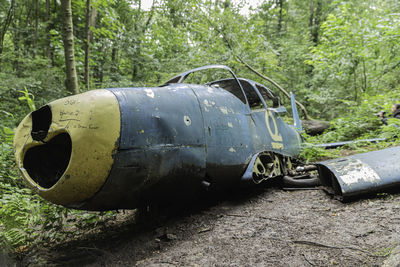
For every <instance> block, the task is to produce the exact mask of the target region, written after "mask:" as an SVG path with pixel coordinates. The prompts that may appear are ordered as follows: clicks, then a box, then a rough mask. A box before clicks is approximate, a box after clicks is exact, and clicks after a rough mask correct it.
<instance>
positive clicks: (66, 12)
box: [61, 0, 79, 94]
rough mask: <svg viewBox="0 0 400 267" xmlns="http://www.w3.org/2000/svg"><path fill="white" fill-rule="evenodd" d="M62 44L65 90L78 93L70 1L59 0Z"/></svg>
mask: <svg viewBox="0 0 400 267" xmlns="http://www.w3.org/2000/svg"><path fill="white" fill-rule="evenodd" d="M61 9H62V17H63V18H62V26H63V42H64V55H65V74H66V76H67V79H66V87H67V90H68V91H69V92H71V93H73V94H78V93H79V88H78V77H77V75H76V66H75V53H74V30H73V29H74V27H73V23H72V9H71V1H70V0H61Z"/></svg>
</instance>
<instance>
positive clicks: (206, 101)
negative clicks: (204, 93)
mask: <svg viewBox="0 0 400 267" xmlns="http://www.w3.org/2000/svg"><path fill="white" fill-rule="evenodd" d="M203 103H204V105H206V107H212V105H211V103H210V102H208V100H207V99H205V100H204V101H203Z"/></svg>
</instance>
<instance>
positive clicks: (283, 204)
mask: <svg viewBox="0 0 400 267" xmlns="http://www.w3.org/2000/svg"><path fill="white" fill-rule="evenodd" d="M204 202H205V201H204V200H203V201H202V202H200V203H201V204H199V202H197V204H192V203H188V205H186V206H185V207H174V208H169V209H168V210H164V211H163V212H158V213H147V214H144V215H141V216H137V215H136V216H135V214H134V212H132V211H130V212H128V213H127V214H124V215H121V217H120V219H119V220H118V222H115V223H114V224H113V225H112V226H109V227H107V228H105V229H103V230H102V231H101V232H100V233H98V234H96V235H92V236H88V237H85V238H84V239H82V240H75V241H72V242H69V243H66V244H62V245H58V246H56V247H54V248H52V249H43V250H42V251H39V252H36V253H37V254H36V255H35V257H27V258H25V259H24V262H23V264H24V265H30V264H32V265H35V264H39V265H40V264H41V263H46V264H55V265H63V266H65V265H77V264H79V265H88V266H135V265H137V266H335V265H337V266H357V265H361V266H379V265H380V264H381V263H382V261H383V260H384V259H385V257H383V255H387V254H388V252H389V250H390V249H391V248H393V247H395V246H396V245H397V244H399V242H400V213H399V211H400V205H399V204H400V195H399V194H397V195H390V194H383V195H380V196H378V197H376V198H373V199H364V200H359V201H355V202H351V203H345V204H344V203H341V202H339V201H337V200H334V199H332V198H331V197H330V196H328V195H327V194H325V193H324V192H323V191H320V190H309V191H283V190H280V189H257V190H253V191H252V192H249V193H246V194H242V195H240V196H235V197H232V195H231V196H224V197H220V198H219V200H211V201H209V202H208V203H204ZM38 259H39V260H40V262H38V261H37V260H38Z"/></svg>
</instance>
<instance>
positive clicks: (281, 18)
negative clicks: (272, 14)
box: [277, 0, 284, 36]
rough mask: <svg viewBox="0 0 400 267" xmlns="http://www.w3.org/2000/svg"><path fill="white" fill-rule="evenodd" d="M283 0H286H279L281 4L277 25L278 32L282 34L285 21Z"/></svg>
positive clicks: (279, 4)
mask: <svg viewBox="0 0 400 267" xmlns="http://www.w3.org/2000/svg"><path fill="white" fill-rule="evenodd" d="M283 1H284V0H278V3H277V4H278V6H279V17H278V27H277V33H278V35H279V36H280V35H281V32H282V21H283V14H282V13H283V12H282V11H283Z"/></svg>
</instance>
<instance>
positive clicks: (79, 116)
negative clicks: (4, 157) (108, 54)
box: [14, 90, 121, 205]
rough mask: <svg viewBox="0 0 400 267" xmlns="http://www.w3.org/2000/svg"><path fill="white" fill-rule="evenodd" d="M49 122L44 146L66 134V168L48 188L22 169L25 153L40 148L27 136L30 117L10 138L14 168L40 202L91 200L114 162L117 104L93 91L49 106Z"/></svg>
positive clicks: (109, 96) (107, 94)
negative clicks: (69, 145) (68, 146)
mask: <svg viewBox="0 0 400 267" xmlns="http://www.w3.org/2000/svg"><path fill="white" fill-rule="evenodd" d="M49 107H50V109H51V114H52V122H51V125H50V128H49V131H48V134H47V136H46V137H45V139H44V140H43V141H44V142H48V141H50V140H51V139H52V138H53V137H55V136H57V135H59V134H61V133H68V134H69V136H70V138H71V142H72V151H71V157H70V161H69V165H68V167H67V169H66V170H65V172H64V173H63V174H62V176H61V178H60V179H59V180H58V181H57V182H56V183H55V184H54V185H53V186H52V187H50V188H43V187H41V186H40V185H39V184H37V183H36V182H35V181H34V180H33V179H32V178H31V177H30V176H29V174H28V172H27V170H26V169H25V168H24V166H23V162H24V161H23V160H24V156H25V154H26V152H27V151H28V150H29V149H30V148H32V147H34V146H40V145H44V143H43V142H40V141H35V140H33V139H32V136H31V134H30V132H31V129H32V115H31V114H29V115H28V116H26V117H25V118H24V120H23V121H22V122H21V123H20V125H19V126H18V128H17V130H16V133H15V137H14V149H15V157H16V161H17V165H18V167H19V169H20V170H21V172H22V174H23V176H24V178H25V179H26V181H27V182H28V184H29V186H31V187H32V188H33V190H34V191H36V192H37V193H38V194H39V195H40V196H42V197H43V198H45V199H47V200H49V201H51V202H54V203H57V204H61V205H68V204H74V203H79V202H81V201H84V200H86V199H88V198H90V197H92V196H93V195H94V194H95V193H96V192H97V191H98V190H99V189H100V188H101V186H102V185H103V184H104V182H105V180H106V179H107V177H108V175H109V172H110V170H111V167H112V164H113V162H114V159H113V154H114V153H115V151H116V149H117V147H116V145H117V141H118V138H119V136H120V126H121V125H120V110H119V104H118V101H117V99H116V97H115V96H114V94H113V93H111V92H110V91H108V90H93V91H89V92H86V93H83V94H79V95H74V96H70V97H66V98H62V99H59V100H56V101H53V102H51V103H50V104H49Z"/></svg>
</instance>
